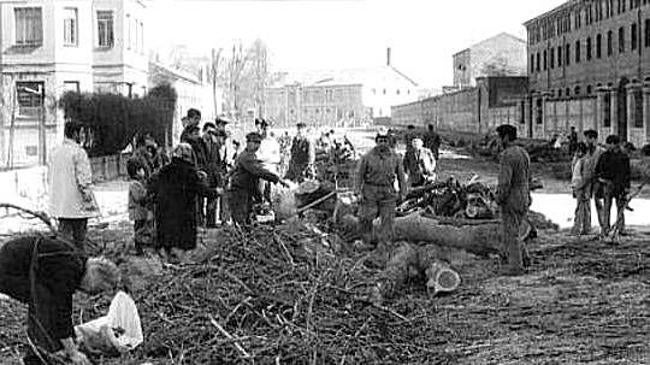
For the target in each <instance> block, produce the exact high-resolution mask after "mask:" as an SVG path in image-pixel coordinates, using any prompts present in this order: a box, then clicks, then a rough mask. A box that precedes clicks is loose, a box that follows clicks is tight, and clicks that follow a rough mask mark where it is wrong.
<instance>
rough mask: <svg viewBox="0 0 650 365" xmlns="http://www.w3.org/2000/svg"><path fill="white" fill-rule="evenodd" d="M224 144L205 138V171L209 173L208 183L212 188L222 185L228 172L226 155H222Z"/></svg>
mask: <svg viewBox="0 0 650 365" xmlns="http://www.w3.org/2000/svg"><path fill="white" fill-rule="evenodd" d="M221 147H222V145H221V144H219V143H217V142H214V141H213V140H211V139H210V138H209V137H204V138H203V149H204V156H205V162H204V164H205V165H204V167H203V171H205V172H206V173H207V174H208V185H209V186H210V187H212V188H216V187H222V186H223V184H224V181H223V180H224V175H225V173H226V164H225V156H221V153H222V148H221Z"/></svg>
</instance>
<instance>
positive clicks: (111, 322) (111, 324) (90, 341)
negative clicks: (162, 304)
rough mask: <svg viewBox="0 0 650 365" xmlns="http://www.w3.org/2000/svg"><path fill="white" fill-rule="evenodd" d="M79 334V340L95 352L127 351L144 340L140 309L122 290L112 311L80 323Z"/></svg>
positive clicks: (76, 329) (112, 304)
mask: <svg viewBox="0 0 650 365" xmlns="http://www.w3.org/2000/svg"><path fill="white" fill-rule="evenodd" d="M75 334H76V336H77V343H79V345H80V346H83V347H84V348H85V349H86V350H88V351H90V352H93V353H104V354H115V353H125V352H129V351H131V350H133V349H135V348H136V347H137V346H138V345H140V344H141V343H142V342H143V341H144V337H143V335H142V326H141V323H140V316H139V315H138V308H137V307H136V306H135V302H134V301H133V299H132V298H131V297H130V296H129V295H128V294H126V293H125V292H122V291H120V292H118V293H117V294H116V295H115V298H113V301H112V302H111V305H110V307H109V308H108V314H106V315H105V316H103V317H100V318H97V319H95V320H92V321H90V322H86V323H84V324H80V325H78V326H76V327H75Z"/></svg>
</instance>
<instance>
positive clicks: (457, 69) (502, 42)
mask: <svg viewBox="0 0 650 365" xmlns="http://www.w3.org/2000/svg"><path fill="white" fill-rule="evenodd" d="M453 58H454V60H453V61H454V62H453V65H454V88H455V89H456V90H458V89H462V88H466V87H473V86H476V79H477V78H479V77H492V76H526V41H524V40H523V39H519V38H517V37H515V36H513V35H511V34H508V33H499V34H497V35H495V36H494V37H491V38H488V39H485V40H483V41H481V42H479V43H476V44H474V45H473V46H471V47H469V48H466V49H464V50H462V51H460V52H458V53H456V54H455V55H454V56H453Z"/></svg>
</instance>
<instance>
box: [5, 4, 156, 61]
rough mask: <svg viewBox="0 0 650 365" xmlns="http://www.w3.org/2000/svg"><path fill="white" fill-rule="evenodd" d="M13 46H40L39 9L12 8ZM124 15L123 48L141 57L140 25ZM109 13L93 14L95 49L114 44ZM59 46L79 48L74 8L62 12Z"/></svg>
mask: <svg viewBox="0 0 650 365" xmlns="http://www.w3.org/2000/svg"><path fill="white" fill-rule="evenodd" d="M14 15H15V20H16V39H15V44H16V45H17V46H28V47H40V46H42V45H43V12H42V9H41V8H40V7H17V8H14ZM131 18H132V17H131V16H130V15H129V14H127V15H126V22H127V32H126V46H127V48H128V49H133V50H134V51H136V52H140V53H144V23H143V22H142V21H141V20H139V19H136V18H135V17H133V19H131ZM113 26H114V18H113V11H110V10H100V11H97V46H98V47H100V48H111V47H113V44H114V41H115V35H114V30H113ZM63 44H64V45H65V46H68V47H76V46H78V45H79V13H78V10H77V8H64V11H63Z"/></svg>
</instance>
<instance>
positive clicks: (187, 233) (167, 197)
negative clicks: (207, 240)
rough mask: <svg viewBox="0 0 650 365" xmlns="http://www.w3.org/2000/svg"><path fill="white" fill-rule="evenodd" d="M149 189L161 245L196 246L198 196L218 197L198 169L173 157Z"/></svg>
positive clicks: (155, 176) (187, 247)
mask: <svg viewBox="0 0 650 365" xmlns="http://www.w3.org/2000/svg"><path fill="white" fill-rule="evenodd" d="M149 191H150V192H151V194H152V197H153V199H154V201H155V202H156V204H157V205H156V207H157V208H156V212H155V220H156V228H157V240H158V245H159V247H164V248H172V247H176V248H180V249H184V250H191V249H194V248H196V218H197V217H196V204H197V198H198V197H199V196H208V197H212V196H216V195H217V193H216V191H215V190H210V189H209V188H208V186H207V183H206V182H204V181H201V179H200V178H199V174H198V170H197V168H196V167H195V166H194V165H192V164H190V163H188V162H185V161H183V160H180V159H177V158H173V159H172V162H171V163H170V164H169V165H167V166H164V167H163V168H162V169H161V170H160V172H159V173H158V174H156V175H154V176H153V177H152V179H151V182H150V186H149Z"/></svg>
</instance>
